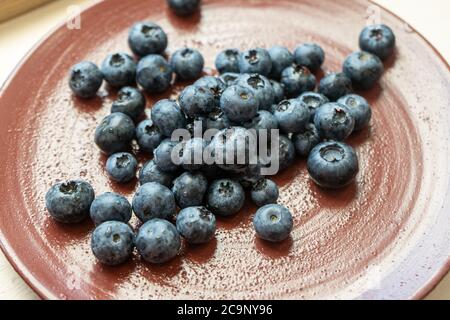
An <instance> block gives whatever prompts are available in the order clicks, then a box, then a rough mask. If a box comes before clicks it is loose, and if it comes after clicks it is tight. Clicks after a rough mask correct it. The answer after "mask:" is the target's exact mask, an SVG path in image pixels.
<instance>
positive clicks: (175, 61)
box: [170, 48, 205, 80]
mask: <svg viewBox="0 0 450 320" xmlns="http://www.w3.org/2000/svg"><path fill="white" fill-rule="evenodd" d="M204 64H205V61H204V60H203V56H202V54H201V53H200V52H199V51H197V50H195V49H191V48H183V49H179V50H177V51H175V53H174V54H173V55H172V57H171V58H170V65H171V66H172V69H173V71H174V72H175V73H176V74H177V76H178V77H179V78H180V79H182V80H193V79H197V78H199V77H200V76H201V74H202V71H203V65H204Z"/></svg>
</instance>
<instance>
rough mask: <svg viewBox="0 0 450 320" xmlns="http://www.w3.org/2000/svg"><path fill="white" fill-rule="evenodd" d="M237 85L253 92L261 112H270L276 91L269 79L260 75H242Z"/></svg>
mask: <svg viewBox="0 0 450 320" xmlns="http://www.w3.org/2000/svg"><path fill="white" fill-rule="evenodd" d="M236 85H239V86H242V87H246V88H249V89H250V90H252V92H253V94H254V95H255V97H256V99H257V100H258V102H259V109H260V110H269V109H270V107H271V106H272V104H273V102H274V91H273V87H272V85H271V84H270V81H269V79H267V78H266V77H264V76H262V75H259V74H256V73H254V74H242V75H241V76H239V78H238V79H237V80H236Z"/></svg>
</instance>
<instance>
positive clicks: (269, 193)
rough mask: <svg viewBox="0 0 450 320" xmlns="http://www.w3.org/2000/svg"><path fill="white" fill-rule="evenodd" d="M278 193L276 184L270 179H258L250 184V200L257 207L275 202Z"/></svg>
mask: <svg viewBox="0 0 450 320" xmlns="http://www.w3.org/2000/svg"><path fill="white" fill-rule="evenodd" d="M278 195H279V191H278V186H277V184H276V183H275V182H273V181H272V180H269V179H260V180H258V181H257V182H255V183H254V184H253V186H252V192H251V196H252V201H253V202H254V203H255V204H256V205H257V206H258V207H262V206H265V205H266V204H271V203H277V200H278Z"/></svg>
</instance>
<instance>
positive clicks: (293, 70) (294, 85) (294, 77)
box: [281, 64, 316, 98]
mask: <svg viewBox="0 0 450 320" xmlns="http://www.w3.org/2000/svg"><path fill="white" fill-rule="evenodd" d="M281 83H282V84H283V86H284V93H285V95H286V97H288V98H296V97H298V96H299V95H300V94H302V93H303V92H306V91H312V90H314V88H315V87H316V77H315V76H314V75H313V74H312V73H311V71H309V69H308V68H306V67H302V66H299V65H297V64H293V65H291V66H290V67H287V68H286V69H284V70H283V72H282V74H281Z"/></svg>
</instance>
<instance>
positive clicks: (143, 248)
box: [136, 219, 181, 263]
mask: <svg viewBox="0 0 450 320" xmlns="http://www.w3.org/2000/svg"><path fill="white" fill-rule="evenodd" d="M136 248H137V250H138V252H139V254H140V255H141V257H142V258H143V259H144V260H145V261H147V262H150V263H164V262H167V261H169V260H171V259H173V258H175V256H176V255H177V254H178V252H179V251H180V248H181V239H180V235H179V234H178V231H177V228H175V226H174V225H173V224H171V223H170V222H169V221H166V220H162V219H152V220H150V221H147V222H146V223H144V224H143V225H142V226H141V227H140V228H139V231H138V233H137V236H136Z"/></svg>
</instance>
